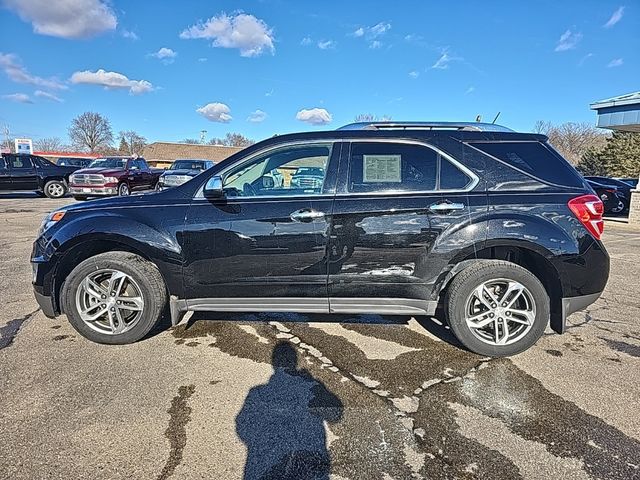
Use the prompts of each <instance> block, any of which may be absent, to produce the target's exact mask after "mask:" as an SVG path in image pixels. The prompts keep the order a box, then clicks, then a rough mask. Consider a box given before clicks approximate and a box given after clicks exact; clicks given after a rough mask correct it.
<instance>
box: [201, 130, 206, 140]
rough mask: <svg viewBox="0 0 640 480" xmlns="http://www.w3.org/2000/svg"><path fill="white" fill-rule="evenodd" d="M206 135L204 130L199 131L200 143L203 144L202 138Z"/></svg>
mask: <svg viewBox="0 0 640 480" xmlns="http://www.w3.org/2000/svg"><path fill="white" fill-rule="evenodd" d="M206 135H207V131H206V130H200V143H204V138H205V137H206Z"/></svg>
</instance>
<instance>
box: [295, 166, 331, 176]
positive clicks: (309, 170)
mask: <svg viewBox="0 0 640 480" xmlns="http://www.w3.org/2000/svg"><path fill="white" fill-rule="evenodd" d="M295 174H296V175H314V176H318V177H323V176H324V170H323V169H322V168H313V167H301V168H298V170H297V171H296V173H295Z"/></svg>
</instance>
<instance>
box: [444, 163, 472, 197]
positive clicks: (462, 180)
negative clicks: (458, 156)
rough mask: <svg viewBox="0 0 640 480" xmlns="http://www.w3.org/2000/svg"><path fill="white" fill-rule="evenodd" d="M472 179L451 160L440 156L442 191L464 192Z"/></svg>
mask: <svg viewBox="0 0 640 480" xmlns="http://www.w3.org/2000/svg"><path fill="white" fill-rule="evenodd" d="M471 181H472V179H471V178H469V176H468V175H467V174H466V173H464V172H463V171H462V170H460V169H459V168H458V167H456V166H455V165H454V164H453V163H451V162H450V161H449V160H447V159H446V158H444V157H443V156H440V189H441V190H464V189H465V188H466V187H467V186H468V185H469V184H470V183H471Z"/></svg>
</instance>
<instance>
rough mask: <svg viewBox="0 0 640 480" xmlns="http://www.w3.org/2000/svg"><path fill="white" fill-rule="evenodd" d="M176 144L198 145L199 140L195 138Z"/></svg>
mask: <svg viewBox="0 0 640 480" xmlns="http://www.w3.org/2000/svg"><path fill="white" fill-rule="evenodd" d="M178 143H191V144H199V143H200V140H198V139H197V138H185V139H184V140H180V141H179V142H178Z"/></svg>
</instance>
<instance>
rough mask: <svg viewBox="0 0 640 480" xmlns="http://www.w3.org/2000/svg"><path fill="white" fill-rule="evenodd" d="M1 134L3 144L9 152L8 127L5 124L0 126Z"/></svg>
mask: <svg viewBox="0 0 640 480" xmlns="http://www.w3.org/2000/svg"><path fill="white" fill-rule="evenodd" d="M2 133H3V135H4V143H5V145H6V146H7V148H8V149H9V151H11V142H10V141H9V125H6V124H5V125H3V126H2Z"/></svg>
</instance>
